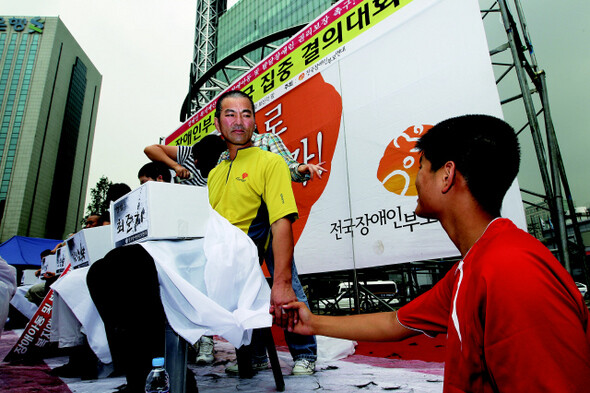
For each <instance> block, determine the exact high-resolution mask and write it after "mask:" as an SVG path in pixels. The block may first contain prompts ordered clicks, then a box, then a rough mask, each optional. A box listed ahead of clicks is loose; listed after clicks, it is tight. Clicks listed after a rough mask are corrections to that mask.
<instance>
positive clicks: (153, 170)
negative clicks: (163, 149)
mask: <svg viewBox="0 0 590 393" xmlns="http://www.w3.org/2000/svg"><path fill="white" fill-rule="evenodd" d="M142 176H145V177H149V178H151V179H154V180H156V179H157V178H158V176H162V180H164V181H165V182H166V183H170V180H171V179H172V175H170V169H168V166H166V164H164V163H161V162H158V161H152V162H148V163H147V164H145V165H144V166H142V167H141V169H140V170H139V172H137V177H138V178H139V177H142Z"/></svg>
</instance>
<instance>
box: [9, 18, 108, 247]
mask: <svg viewBox="0 0 590 393" xmlns="http://www.w3.org/2000/svg"><path fill="white" fill-rule="evenodd" d="M0 73H1V74H0V211H1V212H2V214H1V215H0V217H1V220H2V221H1V223H0V240H1V241H5V240H7V239H9V238H10V237H12V236H14V235H21V236H31V237H47V238H54V239H63V238H64V237H65V236H66V235H67V234H68V233H69V232H73V231H76V230H79V229H80V221H81V220H82V218H83V214H84V199H85V196H86V186H87V181H88V171H89V166H90V155H91V152H92V141H93V138H94V127H95V124H96V113H97V108H98V99H99V95H100V86H101V81H102V76H101V75H100V73H99V72H98V70H97V69H96V67H94V65H93V64H92V62H91V61H90V59H89V58H88V56H87V55H86V54H85V53H84V51H83V50H82V48H81V47H80V46H79V45H78V43H77V42H76V40H75V39H74V37H73V36H72V35H71V34H70V32H69V31H68V29H67V28H66V26H65V25H64V24H63V22H62V21H61V20H60V19H59V17H28V16H18V15H5V16H0Z"/></svg>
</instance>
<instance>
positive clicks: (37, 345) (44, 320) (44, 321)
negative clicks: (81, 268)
mask: <svg viewBox="0 0 590 393" xmlns="http://www.w3.org/2000/svg"><path fill="white" fill-rule="evenodd" d="M62 248H63V247H62ZM70 268H71V265H68V266H66V268H65V269H64V271H63V273H62V276H64V275H66V274H67V273H68V272H69V271H70ZM52 309H53V289H50V290H49V292H48V293H47V295H46V296H45V298H44V299H43V301H42V302H41V305H40V306H39V308H38V309H37V312H35V315H33V318H31V319H30V320H29V323H28V324H27V326H26V327H25V330H24V331H23V334H22V335H21V336H20V338H19V339H18V341H17V342H16V344H14V347H13V348H12V349H11V350H10V352H9V353H8V354H7V355H6V356H5V357H4V361H5V362H10V361H13V360H17V359H22V358H25V357H27V356H28V355H30V354H31V352H32V351H31V350H32V349H33V350H40V349H42V348H45V346H47V344H49V339H50V335H51V310H52Z"/></svg>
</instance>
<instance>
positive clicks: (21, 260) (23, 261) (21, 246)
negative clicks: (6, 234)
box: [0, 236, 61, 266]
mask: <svg viewBox="0 0 590 393" xmlns="http://www.w3.org/2000/svg"><path fill="white" fill-rule="evenodd" d="M60 242H61V240H53V239H39V238H36V237H24V236H13V237H11V238H10V239H8V240H7V241H5V242H4V243H2V244H0V256H1V257H2V258H4V259H5V260H6V262H8V264H9V265H15V266H18V265H21V266H22V265H29V266H41V258H40V256H39V255H40V254H41V251H43V250H46V249H50V250H53V248H54V247H55V246H57V245H58V244H59V243H60Z"/></svg>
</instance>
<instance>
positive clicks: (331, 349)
mask: <svg viewBox="0 0 590 393" xmlns="http://www.w3.org/2000/svg"><path fill="white" fill-rule="evenodd" d="M315 338H316V341H317V343H318V360H317V362H318V363H326V362H331V361H334V360H340V359H344V358H346V357H349V356H351V355H354V348H355V347H356V346H357V345H358V343H357V342H356V341H351V340H344V339H341V338H332V337H326V336H315Z"/></svg>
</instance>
